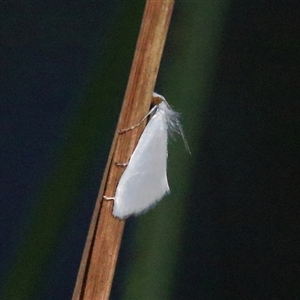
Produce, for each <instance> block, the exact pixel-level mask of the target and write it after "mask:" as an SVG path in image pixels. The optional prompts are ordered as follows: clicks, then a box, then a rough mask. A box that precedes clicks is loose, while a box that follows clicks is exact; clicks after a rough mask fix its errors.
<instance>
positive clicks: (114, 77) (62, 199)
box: [0, 0, 144, 300]
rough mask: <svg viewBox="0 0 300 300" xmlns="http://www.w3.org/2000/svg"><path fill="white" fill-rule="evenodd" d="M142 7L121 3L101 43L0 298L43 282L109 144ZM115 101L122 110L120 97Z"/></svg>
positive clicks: (28, 295)
mask: <svg viewBox="0 0 300 300" xmlns="http://www.w3.org/2000/svg"><path fill="white" fill-rule="evenodd" d="M143 8H144V1H142V0H139V1H134V2H128V1H123V2H121V4H119V7H118V9H119V12H120V13H119V17H118V19H117V22H116V24H115V26H114V28H113V31H112V35H111V36H110V37H109V39H108V40H107V42H106V44H105V51H104V54H103V56H102V57H101V61H100V62H101V67H99V68H95V71H94V73H95V78H94V80H93V83H92V84H91V86H90V88H89V89H88V91H87V95H86V97H85V100H84V101H82V104H81V107H80V108H79V110H78V114H77V116H76V118H75V120H74V123H73V125H72V127H71V128H70V129H69V131H68V134H67V139H66V142H65V144H64V145H63V146H62V151H61V156H60V157H59V158H58V159H57V161H58V163H57V165H56V166H54V167H53V169H52V170H49V174H50V175H49V178H47V179H46V180H45V178H41V181H44V182H45V183H44V184H43V186H42V188H41V190H40V191H37V193H36V195H35V196H34V201H33V202H35V208H34V209H33V212H32V214H31V215H29V216H28V219H27V220H26V224H24V226H25V227H28V230H27V231H26V232H29V233H28V236H26V237H24V241H23V242H22V244H21V245H20V249H19V251H18V253H17V256H16V257H15V262H14V265H13V267H12V269H11V270H10V272H9V273H8V274H7V277H6V281H5V284H4V286H3V289H2V293H1V297H0V299H3V300H5V299H8V300H23V299H30V300H32V299H34V295H36V294H37V293H38V291H39V289H40V286H41V285H42V284H43V282H45V281H47V278H45V276H44V274H45V272H46V270H47V268H48V266H49V264H51V261H50V259H51V256H52V254H53V251H54V248H55V246H56V244H57V242H58V241H59V238H60V231H61V230H62V228H63V227H64V225H65V223H66V222H67V221H68V218H69V217H70V215H69V214H70V211H71V209H72V207H73V205H74V202H75V201H76V197H77V195H78V194H79V193H80V189H81V187H82V182H83V178H84V176H85V174H86V173H87V170H88V169H89V168H90V167H91V163H92V161H93V159H94V157H95V154H96V152H97V151H96V150H97V149H99V148H98V147H101V145H103V143H104V142H106V143H107V141H111V140H112V136H111V137H109V138H108V137H107V136H106V135H105V134H106V132H107V125H106V124H111V120H112V118H113V119H115V121H116V120H117V111H116V109H117V110H119V109H120V108H118V107H117V106H116V105H115V109H114V110H113V109H112V107H114V105H112V101H113V100H116V95H121V97H122V96H123V94H124V91H125V87H126V84H127V79H128V74H129V70H130V66H131V62H132V58H133V53H134V49H135V44H136V40H137V35H138V31H139V27H140V23H141V17H142V13H143ZM118 100H119V102H118V104H120V105H121V98H120V99H118ZM119 107H120V106H119ZM106 147H107V145H106ZM100 177H101V174H99V179H100ZM61 276H64V275H63V274H61ZM74 284H75V282H74Z"/></svg>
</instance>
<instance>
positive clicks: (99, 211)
mask: <svg viewBox="0 0 300 300" xmlns="http://www.w3.org/2000/svg"><path fill="white" fill-rule="evenodd" d="M173 5H174V1H173V0H156V1H154V0H148V1H147V2H146V6H145V10H144V16H143V20H142V24H141V29H140V33H139V38H138V42H137V46H136V51H135V55H134V59H133V64H132V68H131V72H130V76H129V81H128V84H127V89H126V92H125V97H124V101H123V106H122V110H121V113H120V118H119V122H118V127H117V130H116V133H115V136H114V139H113V143H112V147H111V151H110V154H109V158H108V162H107V166H106V169H105V172H104V176H103V179H102V183H101V187H100V191H99V195H98V198H97V201H96V206H95V210H94V213H93V217H92V221H91V225H90V229H89V232H88V236H87V241H86V245H85V248H84V252H83V256H82V260H81V264H80V268H79V272H78V277H77V281H76V286H75V289H74V293H73V298H72V300H94V299H95V300H96V299H97V300H102V299H109V294H110V290H111V285H112V281H113V275H114V271H115V266H116V262H117V257H118V253H119V248H120V244H121V238H122V234H123V229H124V221H122V220H119V219H117V218H114V217H113V216H112V207H113V201H102V199H103V195H106V196H108V197H112V196H114V194H115V190H116V186H117V183H118V181H119V179H120V177H121V175H122V172H123V171H124V168H122V167H119V166H117V165H116V164H115V163H125V162H128V161H129V158H130V156H131V154H132V152H133V150H134V148H135V146H136V144H137V142H138V139H139V137H140V135H141V132H142V130H143V128H144V126H145V124H142V125H141V126H138V127H136V128H135V129H134V130H130V131H127V132H125V133H122V134H119V133H118V132H119V131H120V130H122V129H124V128H130V127H131V126H133V125H134V124H137V123H138V122H139V121H140V120H141V119H142V118H143V117H144V116H145V115H146V114H147V112H148V111H149V107H150V103H151V97H152V92H153V89H154V85H155V81H156V77H157V72H158V69H159V64H160V60H161V56H162V51H163V47H164V44H165V40H166V36H167V31H168V27H169V23H170V19H171V14H172V10H173ZM144 123H145V121H144Z"/></svg>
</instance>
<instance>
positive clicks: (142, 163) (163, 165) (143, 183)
mask: <svg viewBox="0 0 300 300" xmlns="http://www.w3.org/2000/svg"><path fill="white" fill-rule="evenodd" d="M167 139H168V128H167V120H166V117H165V115H164V113H163V112H162V111H160V110H159V109H158V110H157V112H156V113H155V115H154V116H153V117H152V118H151V119H150V121H149V123H148V124H147V126H146V128H145V130H144V131H143V133H142V135H141V137H140V140H139V142H138V144H137V146H136V148H135V150H134V152H133V154H132V156H131V158H130V161H129V163H128V165H127V167H126V169H125V171H124V173H123V174H122V176H121V179H120V181H119V184H118V187H117V190H116V194H115V200H114V208H113V215H114V216H116V217H118V218H121V219H123V218H126V217H128V216H129V215H135V214H139V213H141V212H143V211H144V210H147V209H148V208H149V207H150V206H152V205H154V204H155V202H156V201H158V200H160V199H161V198H162V197H163V196H164V194H165V193H167V192H169V185H168V179H167V155H168V153H167Z"/></svg>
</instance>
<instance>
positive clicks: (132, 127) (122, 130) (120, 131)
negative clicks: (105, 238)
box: [119, 105, 157, 134]
mask: <svg viewBox="0 0 300 300" xmlns="http://www.w3.org/2000/svg"><path fill="white" fill-rule="evenodd" d="M156 108H157V105H155V106H153V107H152V108H151V110H150V111H149V112H148V113H147V114H146V116H145V117H144V118H143V119H142V120H141V121H140V122H138V123H137V124H135V125H133V126H131V127H129V128H125V129H121V130H119V134H121V133H124V132H127V131H130V130H132V129H134V128H136V127H138V126H139V125H141V124H142V122H143V121H145V120H146V119H147V118H148V116H150V115H151V114H152V113H153V111H154V110H155V109H156Z"/></svg>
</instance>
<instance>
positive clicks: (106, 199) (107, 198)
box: [103, 195, 115, 200]
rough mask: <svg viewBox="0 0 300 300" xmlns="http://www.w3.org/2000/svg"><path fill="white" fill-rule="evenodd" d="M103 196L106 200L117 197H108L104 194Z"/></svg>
mask: <svg viewBox="0 0 300 300" xmlns="http://www.w3.org/2000/svg"><path fill="white" fill-rule="evenodd" d="M103 198H104V199H105V200H115V197H107V196H104V195H103Z"/></svg>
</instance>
